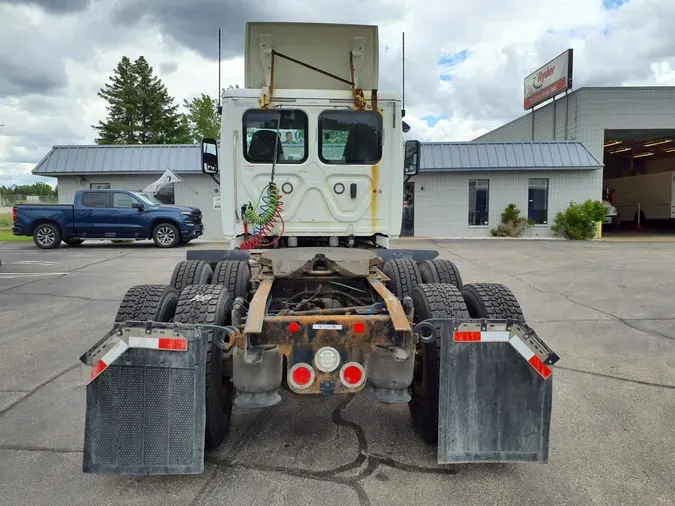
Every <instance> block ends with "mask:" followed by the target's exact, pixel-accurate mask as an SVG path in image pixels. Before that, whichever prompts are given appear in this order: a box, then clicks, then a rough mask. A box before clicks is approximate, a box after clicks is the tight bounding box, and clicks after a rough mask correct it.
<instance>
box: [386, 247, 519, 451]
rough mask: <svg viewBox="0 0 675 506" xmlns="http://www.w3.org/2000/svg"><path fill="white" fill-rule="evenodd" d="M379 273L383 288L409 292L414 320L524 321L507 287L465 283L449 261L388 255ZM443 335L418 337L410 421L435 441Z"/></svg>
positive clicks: (395, 292) (514, 298)
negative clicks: (384, 282)
mask: <svg viewBox="0 0 675 506" xmlns="http://www.w3.org/2000/svg"><path fill="white" fill-rule="evenodd" d="M382 270H383V272H384V274H385V275H387V277H389V278H390V281H388V282H387V288H389V290H390V291H391V292H392V293H394V295H396V296H398V297H399V298H403V297H406V296H408V297H410V298H411V299H412V301H413V306H414V308H415V323H419V322H422V321H424V320H430V319H436V318H438V319H441V318H442V319H453V318H457V319H466V318H490V319H513V320H521V321H524V319H525V318H524V316H523V311H522V309H521V308H520V304H519V303H518V300H517V299H516V297H515V295H513V292H511V290H510V289H509V288H508V287H506V286H504V285H501V284H497V283H472V284H467V285H464V284H463V281H462V278H461V276H460V273H459V270H458V269H457V266H456V265H455V264H454V263H453V262H451V261H449V260H439V259H434V260H427V261H424V262H421V263H420V264H419V265H418V264H416V263H415V262H414V261H412V260H402V259H396V260H389V261H387V262H386V263H385V265H384V267H383V269H382ZM443 345H444V343H443V338H442V336H439V337H437V338H436V339H435V340H434V341H433V342H431V343H425V342H420V343H419V347H418V349H417V350H416V357H415V369H414V373H413V383H412V385H411V400H410V402H409V403H408V408H409V410H410V415H411V417H412V420H413V426H414V428H415V430H416V431H417V432H418V433H419V435H420V436H421V437H422V439H424V441H426V442H427V443H435V442H436V441H437V440H438V410H439V392H440V370H441V349H442V346H443Z"/></svg>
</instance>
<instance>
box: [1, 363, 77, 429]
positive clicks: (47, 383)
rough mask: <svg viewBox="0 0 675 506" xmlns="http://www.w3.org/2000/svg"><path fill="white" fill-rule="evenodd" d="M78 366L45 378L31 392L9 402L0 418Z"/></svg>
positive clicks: (72, 366)
mask: <svg viewBox="0 0 675 506" xmlns="http://www.w3.org/2000/svg"><path fill="white" fill-rule="evenodd" d="M79 366H80V365H79V364H75V365H71V366H70V367H69V368H68V369H65V370H64V371H61V372H59V373H56V374H54V375H53V376H50V377H49V378H47V379H46V380H45V381H43V382H42V383H40V384H39V385H38V386H36V387H35V388H33V389H32V390H29V391H28V392H26V395H24V396H23V397H20V398H18V399H17V400H15V401H14V402H11V403H10V404H8V405H7V406H5V407H4V408H3V409H2V410H0V417H2V415H4V414H5V413H7V412H8V411H9V410H10V409H12V408H13V407H14V406H16V405H17V404H19V403H21V402H23V401H25V400H26V399H28V398H30V397H32V396H33V395H35V394H36V393H37V392H38V391H40V390H41V389H42V388H44V387H46V386H47V385H49V384H50V383H51V382H52V381H56V380H57V379H59V378H60V377H61V376H63V375H64V374H68V373H69V372H70V371H74V370H75V369H76V368H78V367H79Z"/></svg>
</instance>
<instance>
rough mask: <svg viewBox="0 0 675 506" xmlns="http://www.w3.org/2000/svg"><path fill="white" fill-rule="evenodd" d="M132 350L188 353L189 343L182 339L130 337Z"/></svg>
mask: <svg viewBox="0 0 675 506" xmlns="http://www.w3.org/2000/svg"><path fill="white" fill-rule="evenodd" d="M129 347H130V348H146V349H149V350H164V351H187V349H188V341H187V339H185V338H182V337H159V338H158V337H130V338H129Z"/></svg>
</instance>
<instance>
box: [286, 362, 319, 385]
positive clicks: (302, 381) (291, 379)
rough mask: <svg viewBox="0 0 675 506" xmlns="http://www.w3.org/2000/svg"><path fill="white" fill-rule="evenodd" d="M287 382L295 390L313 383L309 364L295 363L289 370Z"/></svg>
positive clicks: (312, 372)
mask: <svg viewBox="0 0 675 506" xmlns="http://www.w3.org/2000/svg"><path fill="white" fill-rule="evenodd" d="M288 383H289V384H290V385H291V387H293V388H295V389H296V390H303V389H305V388H309V387H311V386H312V383H314V369H313V368H312V366H311V365H309V364H295V365H294V366H293V367H291V370H290V371H289V374H288Z"/></svg>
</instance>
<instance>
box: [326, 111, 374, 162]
mask: <svg viewBox="0 0 675 506" xmlns="http://www.w3.org/2000/svg"><path fill="white" fill-rule="evenodd" d="M319 156H320V158H321V161H322V162H323V163H328V164H338V165H372V164H374V163H377V162H379V161H380V159H381V158H382V116H381V115H380V113H378V112H377V111H326V112H323V113H321V115H320V116H319Z"/></svg>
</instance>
